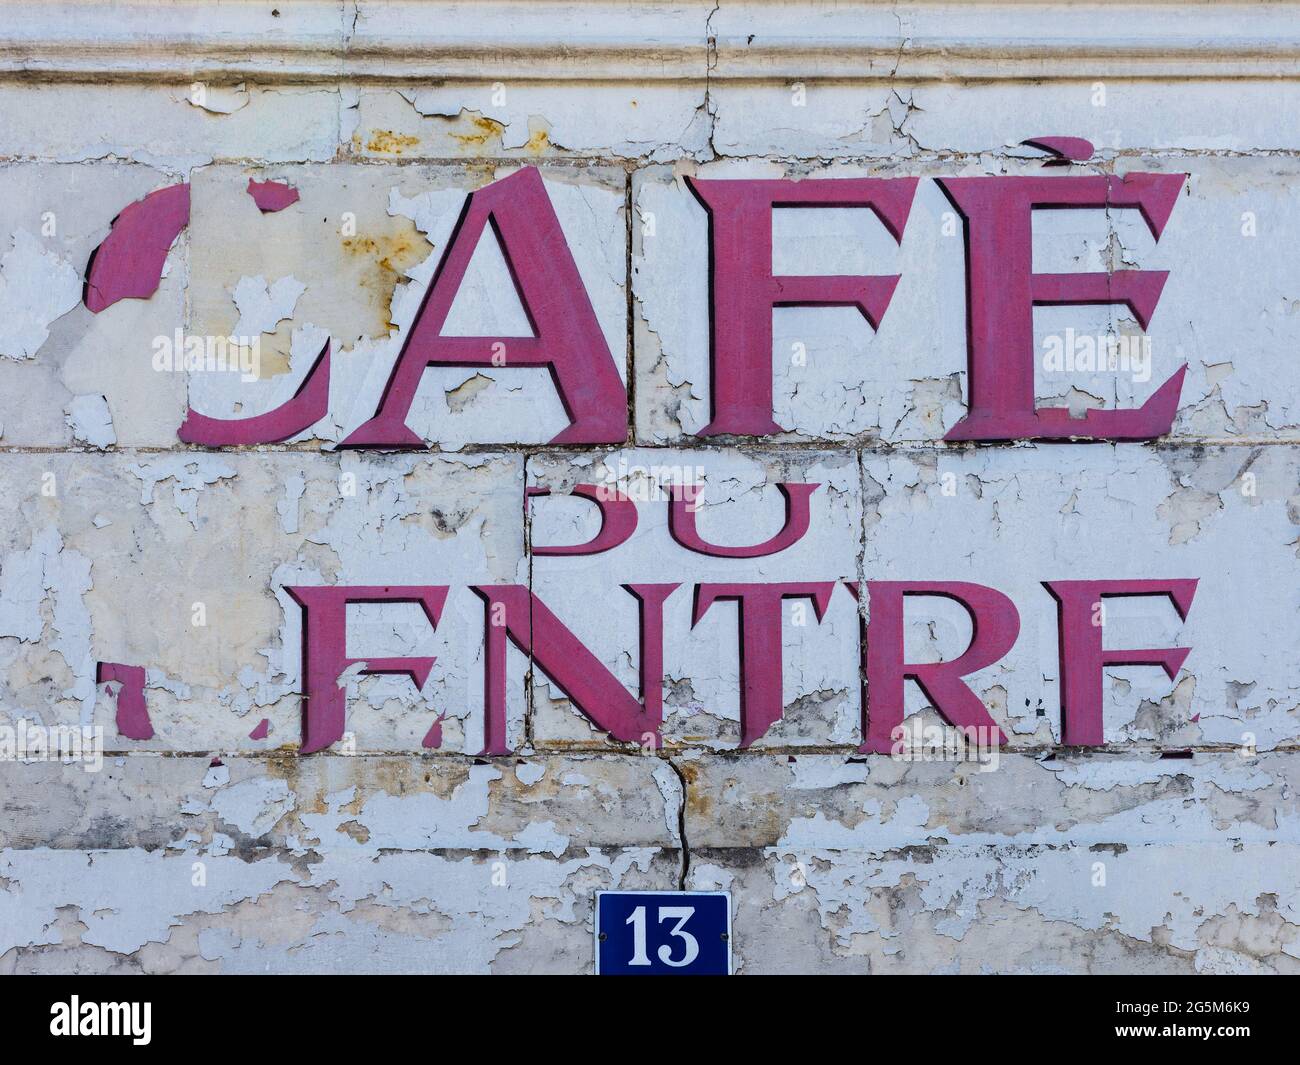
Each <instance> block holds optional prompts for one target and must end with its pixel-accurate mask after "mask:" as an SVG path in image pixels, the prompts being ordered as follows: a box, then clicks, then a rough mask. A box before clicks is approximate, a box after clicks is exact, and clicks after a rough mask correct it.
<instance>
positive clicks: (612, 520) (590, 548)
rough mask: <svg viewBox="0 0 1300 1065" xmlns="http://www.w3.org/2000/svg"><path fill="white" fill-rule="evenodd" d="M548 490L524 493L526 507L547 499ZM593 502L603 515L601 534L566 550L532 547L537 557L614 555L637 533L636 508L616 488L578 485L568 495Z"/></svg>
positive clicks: (566, 547)
mask: <svg viewBox="0 0 1300 1065" xmlns="http://www.w3.org/2000/svg"><path fill="white" fill-rule="evenodd" d="M550 494H551V490H550V489H549V488H529V489H527V490H526V491H525V492H524V507H525V509H526V508H527V506H528V500H530V499H531V498H532V497H533V496H548V495H550ZM569 494H570V495H575V496H581V497H582V498H583V499H590V500H591V501H592V502H593V503H595V504H596V509H597V510H599V511H600V532H598V533H596V535H595V536H593V537H592V538H591V539H590V540H588V541H587V542H586V543H585V544H571V545H567V546H565V547H538V546H537V545H535V544H534V545H533V547H532V553H533V554H534V555H539V556H540V555H548V556H549V555H599V554H600V553H601V552H603V551H612V550H614V548H616V547H618V546H619V544H622V543H624V542H626V541H627V538H628V537H629V536H631V535H632V534H633V533H634V532H636V519H637V514H636V504H635V503H633V502H632V500H630V499H629V498H628V497H627V496H626V495H624V494H623V493H622V492H620V491H619V490H618V489H617V488H607V487H605V486H604V485H599V486H597V485H594V484H575V485H574V486H573V488H572V490H571V491H570V493H569Z"/></svg>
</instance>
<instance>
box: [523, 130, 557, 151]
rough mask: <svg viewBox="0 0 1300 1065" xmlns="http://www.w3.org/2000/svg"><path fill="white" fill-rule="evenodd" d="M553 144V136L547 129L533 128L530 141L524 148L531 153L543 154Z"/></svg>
mask: <svg viewBox="0 0 1300 1065" xmlns="http://www.w3.org/2000/svg"><path fill="white" fill-rule="evenodd" d="M550 146H551V136H550V133H549V132H548V131H547V130H544V129H537V130H533V131H532V133H531V134H530V135H529V137H528V143H527V144H525V145H524V150H525V151H526V152H528V153H529V154H531V155H541V154H542V153H543V152H545V151H546V149H547V148H549V147H550Z"/></svg>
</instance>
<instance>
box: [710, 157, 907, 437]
mask: <svg viewBox="0 0 1300 1065" xmlns="http://www.w3.org/2000/svg"><path fill="white" fill-rule="evenodd" d="M917 180H918V179H917V178H826V179H823V180H817V181H698V180H694V179H692V178H687V179H686V183H687V184H688V185H689V186H690V188H691V191H692V192H693V193H695V196H696V198H697V199H698V200H699V201H700V203H702V204H703V205H704V209H705V210H706V211H708V212H709V231H710V255H709V261H710V271H709V272H710V276H711V278H712V300H711V303H712V317H713V336H712V352H711V357H710V360H709V366H710V374H711V378H712V383H711V386H710V396H711V397H712V404H713V408H712V409H713V419H712V421H710V422H709V424H708V425H706V426H705V427H704V428H703V429H701V430H700V436H717V435H719V434H722V433H734V434H737V435H743V436H767V435H769V434H771V433H780V432H784V431H785V430H784V429H782V428H781V426H779V425H777V424H776V422H775V421H773V420H772V308H773V307H816V306H834V307H856V308H857V309H858V310H859V311H861V312H862V315H863V317H865V318H866V319H867V321H868V322H870V323H871V328H872V329H879V328H880V319H881V318H882V317H884V314H885V310H886V309H887V308H888V307H889V301H890V298H891V297H892V296H893V295H894V286H895V285H897V284H898V275H897V274H893V275H886V276H879V277H875V276H873V277H852V276H799V277H773V276H772V209H773V208H774V207H869V208H871V209H872V210H873V211H875V213H876V215H877V217H879V219H880V220H881V221H882V222H883V223H884V224H885V228H886V229H888V230H889V232H890V234H891V235H892V236H893V238H894V240H896V241H901V240H902V239H903V228H904V227H905V226H906V225H907V216H908V213H909V212H910V211H911V209H912V197H913V195H914V194H915V193H916V183H917Z"/></svg>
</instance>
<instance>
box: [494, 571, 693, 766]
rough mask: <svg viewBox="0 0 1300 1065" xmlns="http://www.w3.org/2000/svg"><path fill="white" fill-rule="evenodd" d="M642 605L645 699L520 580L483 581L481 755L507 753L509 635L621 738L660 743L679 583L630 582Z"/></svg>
mask: <svg viewBox="0 0 1300 1065" xmlns="http://www.w3.org/2000/svg"><path fill="white" fill-rule="evenodd" d="M623 587H624V588H626V589H627V590H628V591H629V592H631V593H632V594H633V595H634V596H636V597H637V599H638V600H640V603H641V701H640V702H638V701H637V700H636V699H634V698H632V696H631V695H630V694H629V693H628V691H627V689H626V688H624V687H623V685H622V684H620V683H619V681H618V678H617V677H615V676H614V674H613V673H611V672H610V671H609V670H608V669H606V668H605V667H604V666H603V665H602V664H601V662H600V660H599V659H598V658H597V657H596V656H595V655H593V654H592V653H591V652H590V651H588V650H587V648H585V647H584V646H583V645H582V644H581V643H579V642H578V639H577V638H576V637H575V636H574V635H573V633H572V632H570V631H569V630H568V629H567V628H565V627H564V625H563V624H562V623H561V622H560V619H559V618H557V617H556V616H555V615H554V614H552V613H551V612H550V610H548V609H547V607H546V604H545V603H543V602H542V601H541V600H540V599H538V598H537V596H535V595H531V594H530V593H529V591H528V589H527V588H525V587H524V586H523V585H519V584H501V585H480V586H475V587H474V588H473V591H474V592H475V593H476V594H477V595H478V596H480V597H481V598H482V600H483V603H484V605H485V607H486V616H485V621H484V629H485V636H484V642H485V654H484V674H485V675H484V684H485V687H484V697H483V713H484V722H483V754H485V755H491V754H509V753H510V746H509V744H508V743H507V742H506V637H507V636H509V637H510V641H511V642H512V643H513V644H514V645H515V646H516V647H518V648H519V650H521V651H523V652H524V654H530V655H532V656H533V660H534V661H535V662H536V663H537V664H538V665H539V666H540V667H541V668H542V669H543V670H545V671H546V673H547V675H548V676H549V677H550V678H551V679H552V680H553V681H555V683H556V684H558V685H559V686H560V687H561V688H563V689H564V692H565V694H566V695H568V697H569V698H570V699H572V700H573V703H574V705H575V706H576V707H577V708H578V709H579V710H581V711H582V712H583V713H584V714H586V715H587V717H589V718H591V720H592V721H594V722H595V723H596V724H597V725H598V726H599V727H600V728H602V729H604V730H605V731H606V732H608V733H609V734H610V735H611V736H613V737H614V738H615V739H617V740H624V741H626V742H628V743H640V742H641V740H642V737H644V736H645V735H646V734H647V733H648V734H650V735H652V736H654V738H655V746H656V747H657V746H658V745H659V726H660V725H661V724H662V723H663V706H664V691H663V687H664V600H665V599H667V598H668V597H669V596H670V595H671V594H672V593H673V589H675V588H676V587H677V585H675V584H625V585H623Z"/></svg>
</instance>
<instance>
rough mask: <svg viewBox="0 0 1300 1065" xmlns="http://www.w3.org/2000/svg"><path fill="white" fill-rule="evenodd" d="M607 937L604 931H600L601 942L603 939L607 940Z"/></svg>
mask: <svg viewBox="0 0 1300 1065" xmlns="http://www.w3.org/2000/svg"><path fill="white" fill-rule="evenodd" d="M608 938H609V936H607V935H605V933H604V932H601V933H600V941H601V942H602V943H604V942H605V940H607V939H608Z"/></svg>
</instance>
